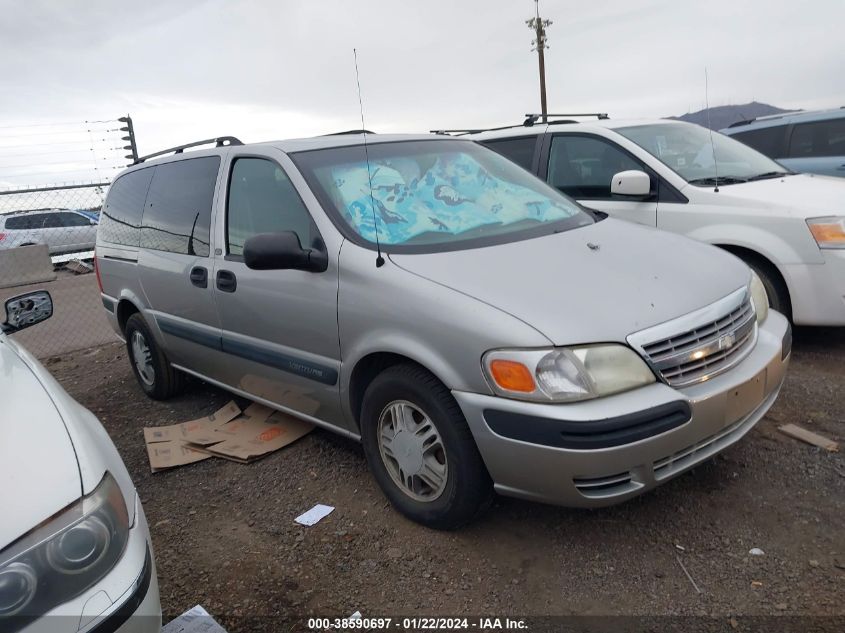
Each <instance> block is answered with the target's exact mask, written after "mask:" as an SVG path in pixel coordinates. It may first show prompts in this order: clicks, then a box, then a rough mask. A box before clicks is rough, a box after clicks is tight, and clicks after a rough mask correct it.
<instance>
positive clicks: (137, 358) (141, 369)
mask: <svg viewBox="0 0 845 633" xmlns="http://www.w3.org/2000/svg"><path fill="white" fill-rule="evenodd" d="M123 332H124V336H125V338H126V352H127V354H128V355H129V362H130V364H131V365H132V373H134V374H135V379H136V380H137V381H138V385H139V386H140V387H141V389H143V390H144V393H145V394H147V395H148V396H149V397H150V398H152V399H153V400H167V399H168V398H171V397H173V396H175V395H176V394H178V393H179V392H181V391H182V389H183V386H184V376H183V374H182V373H181V372H179V371H177V370H175V369H173V367H172V366H171V364H170V361H168V360H167V357H166V356H165V354H164V351H163V350H162V349H161V348H160V347H159V346H158V345H157V344H156V342H155V339H154V338H153V335H152V332H150V328H149V327H148V326H147V323H146V321H144V317H142V316H141V315H140V313H135V314H133V315H132V316H130V317H129V318H128V319H127V320H126V327H125V328H124V330H123Z"/></svg>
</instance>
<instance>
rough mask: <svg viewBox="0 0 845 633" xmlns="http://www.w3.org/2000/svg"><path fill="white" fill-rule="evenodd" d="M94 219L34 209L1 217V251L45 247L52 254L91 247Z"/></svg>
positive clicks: (79, 212)
mask: <svg viewBox="0 0 845 633" xmlns="http://www.w3.org/2000/svg"><path fill="white" fill-rule="evenodd" d="M97 224H98V221H97V219H96V218H93V217H91V216H90V215H88V214H85V213H83V212H81V211H74V210H71V209H35V210H32V211H12V212H11V213H4V214H3V215H0V248H17V247H19V246H33V245H35V244H46V245H47V247H48V249H49V252H50V254H51V255H62V254H64V253H73V252H79V251H90V250H92V249H93V248H94V242H95V240H96V237H97Z"/></svg>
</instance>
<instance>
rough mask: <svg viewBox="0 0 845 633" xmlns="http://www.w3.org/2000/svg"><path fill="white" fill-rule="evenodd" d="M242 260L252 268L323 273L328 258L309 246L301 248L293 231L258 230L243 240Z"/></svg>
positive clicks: (327, 265) (323, 253) (326, 266)
mask: <svg viewBox="0 0 845 633" xmlns="http://www.w3.org/2000/svg"><path fill="white" fill-rule="evenodd" d="M244 263H245V264H246V266H247V268H251V269H253V270H307V271H309V272H323V271H324V270H326V268H328V267H329V257H328V255H327V254H326V253H325V252H323V251H319V250H316V249H313V248H302V244H300V243H299V236H298V235H297V234H296V233H294V232H293V231H282V232H281V233H259V234H258V235H253V236H252V237H250V238H249V239H248V240H247V241H246V242H245V243H244Z"/></svg>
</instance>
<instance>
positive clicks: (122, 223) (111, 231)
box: [97, 167, 155, 246]
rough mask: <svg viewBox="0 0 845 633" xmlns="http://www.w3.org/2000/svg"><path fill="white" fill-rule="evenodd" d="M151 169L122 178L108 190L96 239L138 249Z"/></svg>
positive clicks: (125, 175)
mask: <svg viewBox="0 0 845 633" xmlns="http://www.w3.org/2000/svg"><path fill="white" fill-rule="evenodd" d="M153 171H155V168H154V167H147V168H146V169H139V170H137V171H133V172H130V173H128V174H124V175H123V176H121V177H120V178H118V179H117V180H115V181H114V182H113V183H112V185H111V187H109V195H108V196H107V197H106V204H105V206H104V207H103V209H102V212H101V213H100V228H99V229H98V233H97V237H98V238H99V239H100V240H102V241H104V242H110V243H112V244H123V245H125V246H138V242H139V235H140V232H141V214H142V213H143V211H144V199H145V198H146V197H147V189H149V187H150V180H151V179H152V177H153Z"/></svg>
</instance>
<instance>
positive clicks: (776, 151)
mask: <svg viewBox="0 0 845 633" xmlns="http://www.w3.org/2000/svg"><path fill="white" fill-rule="evenodd" d="M786 129H787V128H786V126H782V125H778V126H774V127H764V128H760V129H758V130H748V131H747V132H739V133H737V134H731V136H732V137H733V138H735V139H736V140H738V141H740V142H742V143H745V144H746V145H748V147H751V148H752V149H756V150H757V151H758V152H760V153H761V154H765V155H766V156H768V157H769V158H783V157H784V156H785V155H786V142H785V141H786V139H785V134H786Z"/></svg>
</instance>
